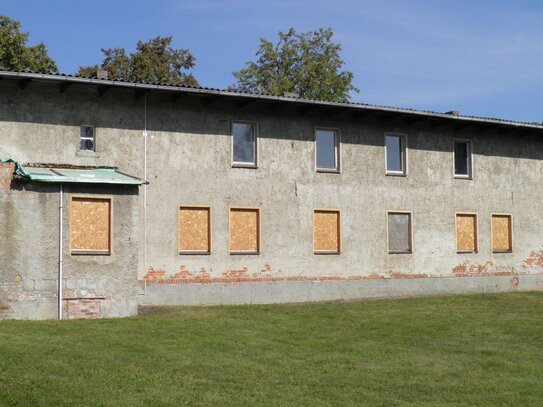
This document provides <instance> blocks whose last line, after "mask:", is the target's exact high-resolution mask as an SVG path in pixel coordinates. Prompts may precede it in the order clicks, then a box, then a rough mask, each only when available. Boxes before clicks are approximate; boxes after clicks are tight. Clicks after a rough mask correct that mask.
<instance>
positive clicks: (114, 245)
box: [0, 72, 543, 318]
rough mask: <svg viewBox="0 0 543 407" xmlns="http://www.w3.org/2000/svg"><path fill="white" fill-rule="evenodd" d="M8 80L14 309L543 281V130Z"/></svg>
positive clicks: (4, 155)
mask: <svg viewBox="0 0 543 407" xmlns="http://www.w3.org/2000/svg"><path fill="white" fill-rule="evenodd" d="M0 79H1V80H0V158H1V159H3V161H4V163H3V164H2V174H3V175H2V177H3V178H2V180H3V181H2V189H1V190H0V227H1V228H2V231H3V239H2V243H1V244H0V260H1V263H0V264H1V265H0V316H2V317H7V318H12V317H16V318H54V317H56V316H57V313H58V305H59V303H60V304H61V307H60V308H61V310H62V311H63V312H64V316H65V317H68V318H71V317H78V316H91V317H99V316H122V315H133V314H135V313H136V312H137V309H136V306H137V304H155V305H158V304H163V305H168V304H233V303H274V302H296V301H320V300H334V299H355V298H363V297H392V296H411V295H427V294H446V293H467V292H499V291H508V290H541V289H543V268H542V267H543V250H542V246H543V233H542V230H543V218H542V217H541V216H540V214H541V213H542V212H543V190H542V189H541V188H540V174H541V173H542V172H543V148H542V139H541V137H542V136H543V125H542V124H541V123H534V124H532V123H519V122H513V121H507V120H499V119H488V118H479V117H468V116H462V115H460V114H459V113H458V112H449V113H436V112H426V111H418V110H410V109H400V108H389V107H381V106H371V105H364V104H350V103H329V102H323V101H311V100H303V99H299V98H296V97H274V96H266V95H251V94H240V93H235V92H227V91H219V90H214V89H206V88H180V87H174V86H166V85H152V84H139V83H128V82H119V81H110V80H104V79H84V78H78V77H71V76H63V75H49V74H33V73H17V72H0ZM8 159H9V160H12V161H8ZM44 172H45V173H48V172H51V173H52V174H53V175H54V177H53V178H55V182H44V180H43V177H46V178H47V176H45V175H43V173H44ZM104 172H106V173H107V174H106V175H104ZM126 174H130V176H127V175H126ZM63 176H64V177H68V176H71V177H72V178H73V182H71V183H69V182H67V179H66V178H62V177H63ZM89 179H93V180H94V181H95V182H86V181H88V180H89ZM111 179H116V180H118V181H119V182H117V183H112V182H111ZM144 180H146V181H147V182H148V184H145V181H144ZM106 181H107V182H106ZM61 186H63V188H64V189H63V195H62V197H61V196H60V195H61V193H60V190H61ZM59 202H62V205H59ZM59 206H63V208H64V212H63V215H62V217H61V218H59ZM81 208H83V209H81ZM74 212H75V213H76V214H77V213H80V217H79V218H77V216H75V215H74ZM100 214H101V215H100ZM74 216H75V218H74ZM61 220H62V226H60V224H61V222H60V221H61ZM108 225H109V226H108ZM60 231H62V238H60ZM74 236H76V237H74ZM77 236H82V237H81V238H80V242H79V243H77V242H76V243H74V239H76V240H77ZM97 236H102V237H101V238H100V237H97ZM59 242H62V245H60V244H59ZM108 245H109V246H108ZM59 246H60V249H59ZM59 250H60V251H61V255H60V257H59ZM59 258H60V259H61V260H62V262H59ZM59 264H62V273H63V274H62V278H61V279H60V281H61V284H60V287H62V288H64V291H63V293H62V297H61V298H62V301H59V300H58V291H59V290H58V286H59V284H58V281H59V269H60V267H59Z"/></svg>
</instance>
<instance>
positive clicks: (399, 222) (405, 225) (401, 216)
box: [387, 212, 413, 253]
mask: <svg viewBox="0 0 543 407" xmlns="http://www.w3.org/2000/svg"><path fill="white" fill-rule="evenodd" d="M387 227H388V229H387V231H388V252H389V253H412V251H413V238H412V227H411V213H410V212H388V214H387Z"/></svg>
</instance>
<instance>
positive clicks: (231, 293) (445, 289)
mask: <svg viewBox="0 0 543 407" xmlns="http://www.w3.org/2000/svg"><path fill="white" fill-rule="evenodd" d="M536 290H539V291H541V290H543V275H517V276H484V277H442V278H415V279H382V280H347V281H280V282H259V283H228V284H221V283H216V284H147V285H140V287H139V294H140V295H139V301H138V302H139V304H140V305H220V304H276V303H295V302H317V301H334V300H356V299H363V298H394V297H416V296H430V295H452V294H475V293H499V292H508V291H536Z"/></svg>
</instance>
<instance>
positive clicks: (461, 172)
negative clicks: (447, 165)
mask: <svg viewBox="0 0 543 407" xmlns="http://www.w3.org/2000/svg"><path fill="white" fill-rule="evenodd" d="M454 176H455V178H467V179H471V178H472V153H471V141H470V140H454Z"/></svg>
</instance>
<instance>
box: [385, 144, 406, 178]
mask: <svg viewBox="0 0 543 407" xmlns="http://www.w3.org/2000/svg"><path fill="white" fill-rule="evenodd" d="M385 140H386V151H387V171H393V172H403V151H402V150H403V146H402V144H403V143H402V137H401V136H386V138H385Z"/></svg>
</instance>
